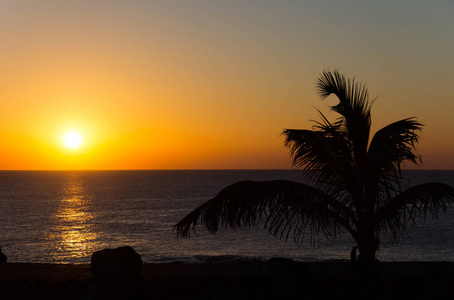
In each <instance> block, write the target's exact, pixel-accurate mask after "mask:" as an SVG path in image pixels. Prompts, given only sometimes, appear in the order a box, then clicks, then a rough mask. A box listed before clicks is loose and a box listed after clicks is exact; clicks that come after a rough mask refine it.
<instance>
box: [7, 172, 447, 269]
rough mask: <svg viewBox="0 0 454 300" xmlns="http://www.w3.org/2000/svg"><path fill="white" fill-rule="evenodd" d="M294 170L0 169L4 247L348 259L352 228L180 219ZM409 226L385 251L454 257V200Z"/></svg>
mask: <svg viewBox="0 0 454 300" xmlns="http://www.w3.org/2000/svg"><path fill="white" fill-rule="evenodd" d="M302 174H303V173H302V172H301V171H295V170H200V171H193V170H191V171H190V170H188V171H0V247H2V250H3V252H4V253H5V254H6V255H7V256H8V261H10V262H41V263H89V262H90V257H91V254H92V253H93V252H94V251H97V250H101V249H104V248H114V247H119V246H123V245H130V246H132V247H133V248H134V249H135V250H136V251H137V252H138V253H139V254H140V255H141V256H142V259H143V260H144V262H174V261H183V262H203V261H213V260H218V261H219V260H228V259H261V260H267V259H269V258H271V257H286V258H291V259H295V260H299V261H313V260H329V259H349V255H350V250H351V247H352V246H353V245H354V244H355V243H354V241H353V240H352V239H351V238H350V237H349V235H348V234H344V235H341V236H340V237H339V238H338V239H336V240H335V241H327V240H326V239H324V238H323V237H322V236H320V237H319V239H318V240H317V245H316V247H315V248H314V247H311V246H310V244H309V243H305V244H304V243H303V245H299V244H296V243H294V242H293V241H291V240H289V241H287V242H285V241H282V240H279V239H278V238H275V237H273V236H271V235H270V234H269V233H268V232H267V231H266V230H264V229H263V228H261V227H254V228H244V229H241V230H220V231H219V232H218V233H216V234H209V233H207V232H206V231H205V230H203V229H201V230H199V231H198V235H197V236H193V237H191V238H190V239H187V238H183V239H182V238H180V239H178V238H177V237H176V234H175V233H174V232H173V231H172V226H173V225H174V224H175V223H177V222H178V221H179V220H180V219H181V218H183V217H184V216H185V215H186V214H187V213H189V212H190V211H191V210H192V209H194V208H196V207H197V206H198V205H200V204H202V203H204V202H205V201H207V200H209V199H210V198H212V197H213V196H215V195H216V194H217V192H219V191H220V190H221V189H222V188H224V187H226V186H228V185H229V184H232V183H234V182H236V181H239V180H273V179H288V180H294V181H304V179H303V176H302ZM404 176H405V177H406V178H408V179H409V180H410V181H409V184H411V185H412V184H417V183H423V182H431V181H438V182H443V183H447V184H450V185H451V186H454V171H405V172H404ZM422 225H423V223H422V222H419V223H418V226H416V227H414V228H409V229H408V231H407V234H406V235H403V236H402V237H401V238H400V240H399V243H398V244H397V245H393V246H391V245H390V246H386V247H384V248H382V249H381V250H380V252H379V254H378V258H379V259H380V260H382V261H454V209H453V208H450V209H449V210H448V212H447V213H446V214H442V215H440V218H439V220H432V219H430V220H427V222H426V224H425V226H422Z"/></svg>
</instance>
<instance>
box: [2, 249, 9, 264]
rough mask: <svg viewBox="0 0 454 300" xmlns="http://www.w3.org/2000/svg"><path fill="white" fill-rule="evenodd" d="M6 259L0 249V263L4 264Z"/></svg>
mask: <svg viewBox="0 0 454 300" xmlns="http://www.w3.org/2000/svg"><path fill="white" fill-rule="evenodd" d="M7 259H8V257H7V256H6V255H5V253H3V252H2V248H0V262H6V260H7Z"/></svg>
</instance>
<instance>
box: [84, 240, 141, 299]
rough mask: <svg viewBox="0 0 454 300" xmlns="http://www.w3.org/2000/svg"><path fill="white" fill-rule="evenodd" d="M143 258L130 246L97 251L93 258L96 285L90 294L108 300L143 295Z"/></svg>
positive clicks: (92, 264)
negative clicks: (98, 295)
mask: <svg viewBox="0 0 454 300" xmlns="http://www.w3.org/2000/svg"><path fill="white" fill-rule="evenodd" d="M141 268H142V258H141V257H140V255H139V254H138V253H137V252H136V251H134V249H133V248H131V247H130V246H124V247H119V248H116V249H105V250H101V251H96V252H94V253H93V255H92V257H91V270H92V272H93V275H94V285H93V287H92V289H90V291H89V293H91V294H92V295H93V294H95V295H96V294H100V295H101V297H104V298H106V299H130V298H137V297H139V296H140V295H141V294H143V290H142V288H143V282H144V280H143V278H142V276H141V273H140V271H141Z"/></svg>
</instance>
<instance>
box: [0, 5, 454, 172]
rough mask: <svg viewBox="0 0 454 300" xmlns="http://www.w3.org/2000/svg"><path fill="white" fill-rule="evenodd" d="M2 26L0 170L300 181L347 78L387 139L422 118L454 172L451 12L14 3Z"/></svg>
mask: <svg viewBox="0 0 454 300" xmlns="http://www.w3.org/2000/svg"><path fill="white" fill-rule="evenodd" d="M0 28H1V29H0V43H1V44H0V45H1V47H0V58H1V59H0V70H1V72H0V143H1V147H0V169H12V170H16V169H22V170H23V169H39V170H51V169H218V168H222V169H230V168H242V169H252V168H265V169H268V168H289V167H290V166H291V165H290V158H289V155H288V150H287V149H286V148H284V146H283V137H282V136H280V133H281V132H282V130H283V129H284V128H310V127H311V122H310V120H311V119H317V118H318V116H317V112H316V110H315V107H316V108H318V109H320V110H322V111H323V112H324V113H325V112H326V113H327V116H328V117H329V118H330V119H331V120H334V118H336V117H337V116H336V115H335V114H334V113H330V112H329V110H328V105H329V104H334V103H336V102H335V99H331V98H329V99H327V100H325V101H320V99H319V97H318V96H317V94H316V93H315V86H314V83H315V80H316V79H317V77H318V76H319V74H320V73H321V72H322V71H323V70H324V69H331V70H333V69H336V68H337V69H339V71H341V72H342V73H344V74H346V75H347V76H350V77H356V78H357V80H360V81H363V82H366V83H367V86H368V88H369V92H370V95H371V98H377V99H376V101H375V103H374V106H373V110H372V122H373V131H374V132H375V131H376V130H377V129H379V128H381V127H383V126H385V125H386V124H388V123H391V122H394V121H397V120H399V119H403V118H406V117H411V116H417V117H418V119H419V121H420V122H421V123H423V124H425V127H424V130H423V132H422V134H421V139H420V143H419V145H418V148H417V149H418V153H419V154H420V155H422V156H423V161H424V169H454V158H453V154H454V128H453V127H454V118H453V111H454V99H453V98H454V75H453V74H454V73H453V72H454V55H453V53H454V2H452V1H451V0H446V1H425V0H424V1H419V0H418V1H395V0H394V1H296V0H295V1H266V0H261V1H146V0H143V1H114V0H109V1H80V0H78V1H56V0H55V1H45V0H43V1H5V0H4V1H1V2H0ZM69 130H75V131H79V132H80V134H81V135H82V136H83V139H84V143H83V145H82V146H81V147H80V148H78V149H72V150H71V149H67V148H65V147H64V145H63V143H62V136H63V134H64V133H65V132H67V131H69ZM406 167H411V165H406Z"/></svg>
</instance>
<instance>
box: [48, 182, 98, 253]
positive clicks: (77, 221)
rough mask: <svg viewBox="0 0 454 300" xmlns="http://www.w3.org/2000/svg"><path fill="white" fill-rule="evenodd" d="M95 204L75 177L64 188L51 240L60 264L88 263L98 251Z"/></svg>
mask: <svg viewBox="0 0 454 300" xmlns="http://www.w3.org/2000/svg"><path fill="white" fill-rule="evenodd" d="M90 208H91V200H90V198H89V197H88V195H87V194H86V192H85V189H84V186H83V181H82V180H81V179H80V178H79V177H78V176H77V175H76V174H74V175H73V176H71V177H70V178H69V180H68V182H67V184H66V185H65V186H64V188H63V190H62V194H61V200H60V204H59V207H58V211H57V214H56V215H55V223H54V224H55V225H54V227H53V229H52V231H51V236H50V239H51V240H53V241H54V243H55V244H54V246H55V248H56V250H57V253H58V256H59V260H60V261H61V260H62V258H65V259H64V260H66V261H71V262H88V257H90V256H91V254H92V253H93V251H94V248H95V247H94V246H95V243H96V240H97V232H96V231H95V230H93V213H92V212H91V211H90Z"/></svg>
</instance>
